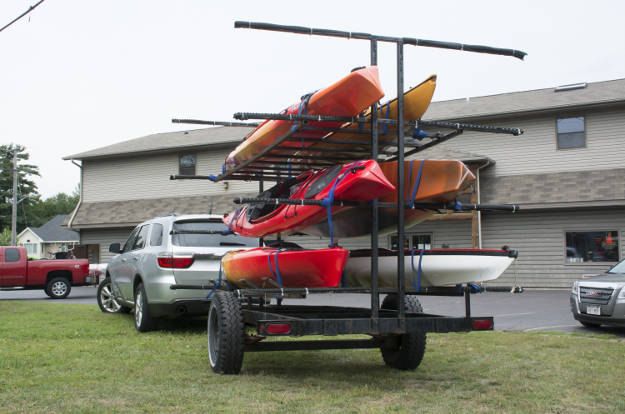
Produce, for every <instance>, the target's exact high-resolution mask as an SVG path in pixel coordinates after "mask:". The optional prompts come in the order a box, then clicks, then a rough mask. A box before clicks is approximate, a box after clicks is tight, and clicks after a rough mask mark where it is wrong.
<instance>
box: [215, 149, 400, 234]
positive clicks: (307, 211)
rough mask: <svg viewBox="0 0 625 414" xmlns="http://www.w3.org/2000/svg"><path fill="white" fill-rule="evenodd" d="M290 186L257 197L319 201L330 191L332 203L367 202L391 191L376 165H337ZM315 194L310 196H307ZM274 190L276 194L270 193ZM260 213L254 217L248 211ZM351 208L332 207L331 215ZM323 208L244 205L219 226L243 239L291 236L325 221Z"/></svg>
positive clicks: (309, 173) (304, 177)
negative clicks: (336, 201) (316, 189)
mask: <svg viewBox="0 0 625 414" xmlns="http://www.w3.org/2000/svg"><path fill="white" fill-rule="evenodd" d="M294 181H296V183H295V184H293V185H292V186H290V187H289V186H288V185H287V187H286V188H283V187H282V186H284V185H281V184H279V185H277V186H276V187H273V188H272V189H270V190H268V191H267V192H263V193H262V194H260V196H261V197H267V198H274V197H279V198H292V199H302V198H304V199H310V200H323V199H325V198H327V197H328V196H329V194H330V191H331V189H332V188H333V187H334V199H335V200H355V201H370V200H372V199H375V198H376V197H380V196H382V195H385V194H388V193H390V192H392V191H395V186H393V185H392V184H391V183H390V182H389V181H388V180H387V179H386V177H385V175H384V173H383V172H382V170H381V169H380V166H379V165H378V163H377V162H375V161H373V160H365V161H358V162H355V163H350V164H343V165H337V166H334V167H331V168H328V169H325V170H320V171H315V172H308V173H304V174H302V175H301V176H299V177H297V178H296V179H294ZM316 187H318V190H319V191H318V192H316V193H315V194H314V195H310V194H309V193H311V192H315V191H314V190H315V188H316ZM274 189H277V190H274ZM254 208H257V209H260V210H261V211H262V213H260V215H258V216H255V215H254V212H253V210H252V209H254ZM351 208H353V207H347V206H333V207H332V213H333V214H334V213H338V212H340V211H342V210H348V209H351ZM327 214H328V212H327V208H326V207H322V206H310V205H273V204H270V205H260V206H259V205H257V206H252V205H245V206H244V207H242V208H241V209H238V210H236V211H234V212H232V213H230V214H228V215H226V216H225V217H224V218H223V222H224V224H225V225H226V226H228V228H229V229H230V230H232V231H233V232H235V233H237V234H239V235H241V236H245V237H263V236H266V235H270V234H275V233H280V234H285V235H286V234H291V233H294V232H297V231H299V230H300V229H302V228H306V227H309V226H312V225H314V224H316V223H318V222H319V221H322V220H327Z"/></svg>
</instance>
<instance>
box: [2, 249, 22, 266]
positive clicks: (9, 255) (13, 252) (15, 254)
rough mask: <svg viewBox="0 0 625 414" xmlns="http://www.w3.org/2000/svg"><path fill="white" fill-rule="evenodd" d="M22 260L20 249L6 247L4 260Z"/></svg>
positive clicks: (8, 261) (11, 261) (6, 261)
mask: <svg viewBox="0 0 625 414" xmlns="http://www.w3.org/2000/svg"><path fill="white" fill-rule="evenodd" d="M19 261H20V251H19V249H11V248H8V249H5V250H4V262H5V263H14V262H19Z"/></svg>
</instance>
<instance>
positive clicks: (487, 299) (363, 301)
mask: <svg viewBox="0 0 625 414" xmlns="http://www.w3.org/2000/svg"><path fill="white" fill-rule="evenodd" d="M96 290H97V289H96V288H95V287H93V286H88V287H74V288H72V292H71V293H70V295H69V296H68V297H67V298H66V299H58V300H54V299H50V298H48V296H46V294H45V293H44V292H43V291H41V290H12V291H7V290H0V301H8V300H18V301H33V302H49V303H83V304H89V305H93V306H97V302H96ZM420 300H421V303H422V304H423V307H424V310H425V312H427V313H432V314H438V315H449V316H462V315H464V312H465V310H464V298H462V297H438V296H421V297H420ZM285 302H289V303H294V304H295V303H298V304H303V303H306V304H311V305H312V304H316V305H329V304H337V303H338V304H340V305H341V306H363V307H366V306H369V302H370V298H369V296H368V295H359V294H358V295H357V294H320V295H310V296H309V298H308V299H306V300H304V301H302V300H288V301H285ZM471 312H472V315H473V316H494V317H495V329H497V330H502V331H526V332H531V331H561V332H570V333H579V334H599V333H609V334H613V335H616V336H619V337H623V338H625V327H623V328H614V327H606V326H603V327H601V328H598V329H590V328H586V327H583V326H582V325H581V324H579V323H578V322H577V321H576V320H575V319H573V316H572V314H571V311H570V310H569V291H568V290H525V291H523V292H522V293H508V292H485V293H479V294H475V295H472V296H471Z"/></svg>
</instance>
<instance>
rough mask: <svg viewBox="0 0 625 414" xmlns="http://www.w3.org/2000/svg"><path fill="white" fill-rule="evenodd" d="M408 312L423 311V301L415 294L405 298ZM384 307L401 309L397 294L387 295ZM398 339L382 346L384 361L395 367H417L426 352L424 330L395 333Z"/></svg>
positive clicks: (408, 368)
mask: <svg viewBox="0 0 625 414" xmlns="http://www.w3.org/2000/svg"><path fill="white" fill-rule="evenodd" d="M404 304H405V309H406V312H409V313H423V307H422V306H421V302H419V299H417V298H416V297H415V296H405V300H404ZM382 308H383V309H392V310H397V309H399V300H398V296H397V295H396V294H390V295H387V296H386V297H385V298H384V300H383V301H382ZM394 336H395V339H396V341H394V343H393V341H391V343H383V344H382V345H381V346H380V352H381V353H382V359H384V363H385V364H386V365H387V366H389V367H391V368H395V369H400V370H414V369H416V368H417V367H418V366H419V364H420V363H421V361H422V360H423V355H424V354H425V343H426V340H427V337H426V334H425V332H424V331H419V332H411V333H406V334H402V335H394Z"/></svg>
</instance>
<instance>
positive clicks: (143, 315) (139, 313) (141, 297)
mask: <svg viewBox="0 0 625 414" xmlns="http://www.w3.org/2000/svg"><path fill="white" fill-rule="evenodd" d="M134 315H135V328H137V331H139V332H148V331H151V330H153V329H154V328H155V327H156V319H154V318H153V317H152V316H151V315H150V309H149V308H148V296H147V295H146V294H145V288H144V287H143V283H139V284H138V285H137V288H136V289H135V312H134Z"/></svg>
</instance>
